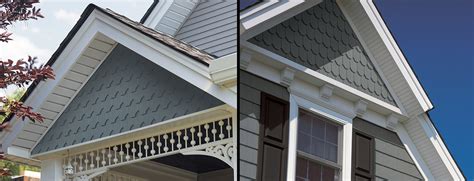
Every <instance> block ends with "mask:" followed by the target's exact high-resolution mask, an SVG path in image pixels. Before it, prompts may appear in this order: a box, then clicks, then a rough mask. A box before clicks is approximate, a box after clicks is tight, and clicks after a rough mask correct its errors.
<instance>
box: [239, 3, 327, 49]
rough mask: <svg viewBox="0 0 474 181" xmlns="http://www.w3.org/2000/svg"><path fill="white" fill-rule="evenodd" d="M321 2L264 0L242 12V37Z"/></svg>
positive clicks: (253, 33)
mask: <svg viewBox="0 0 474 181" xmlns="http://www.w3.org/2000/svg"><path fill="white" fill-rule="evenodd" d="M321 2H322V0H311V1H305V0H291V1H275V0H270V1H263V2H261V3H259V4H257V5H255V7H252V8H251V9H248V10H245V11H244V12H242V13H240V22H241V27H240V29H241V30H240V35H241V36H240V39H241V40H248V39H250V38H252V37H254V36H255V35H257V34H260V33H261V32H263V31H265V30H267V29H269V28H271V27H273V26H275V25H277V24H279V23H281V22H283V21H285V20H287V19H289V18H291V17H293V16H294V15H296V14H298V13H300V12H302V11H304V10H306V9H308V8H311V7H313V6H315V5H316V4H319V3H321Z"/></svg>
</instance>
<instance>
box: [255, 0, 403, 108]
mask: <svg viewBox="0 0 474 181" xmlns="http://www.w3.org/2000/svg"><path fill="white" fill-rule="evenodd" d="M250 42H251V43H254V44H256V45H258V46H260V47H262V48H265V49H267V50H269V51H272V52H274V53H276V54H278V55H280V56H283V57H285V58H287V59H289V60H291V61H294V62H296V63H298V64H300V65H303V66H305V67H308V68H310V69H312V70H314V71H317V72H319V73H322V74H324V75H326V76H328V77H331V78H333V79H335V80H337V81H340V82H342V83H344V84H347V85H349V86H351V87H353V88H355V89H357V90H360V91H362V92H365V93H367V94H369V95H372V96H374V97H376V98H378V99H381V100H383V101H385V102H387V103H389V104H392V105H395V101H394V99H393V97H392V96H391V95H390V93H389V91H388V89H387V87H386V86H385V84H384V82H383V81H382V79H381V78H380V75H379V73H378V72H377V71H376V70H375V68H374V65H373V64H372V62H371V61H370V59H369V57H368V56H367V53H366V51H365V50H364V48H363V47H362V45H361V43H360V42H359V40H358V39H357V36H356V34H355V33H354V31H353V30H352V28H351V26H350V25H349V23H348V22H347V20H346V18H345V17H344V15H343V14H342V12H341V10H340V9H339V7H338V5H337V4H336V2H335V0H324V1H323V2H322V3H320V4H318V5H317V6H314V7H312V8H309V9H308V10H306V11H304V12H302V13H300V14H298V15H296V16H294V17H292V18H290V19H288V20H286V21H284V22H282V23H280V24H278V25H276V26H274V27H272V28H270V29H269V30H267V31H265V32H263V33H261V34H259V35H257V36H255V37H254V38H252V39H251V40H250Z"/></svg>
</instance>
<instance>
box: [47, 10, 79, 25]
mask: <svg viewBox="0 0 474 181" xmlns="http://www.w3.org/2000/svg"><path fill="white" fill-rule="evenodd" d="M54 16H55V17H56V19H58V20H60V21H65V22H66V23H69V24H75V23H76V21H77V20H78V19H79V17H80V16H81V15H80V14H79V13H75V12H71V11H66V10H64V9H59V10H58V11H56V12H55V13H54Z"/></svg>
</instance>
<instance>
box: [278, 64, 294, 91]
mask: <svg viewBox="0 0 474 181" xmlns="http://www.w3.org/2000/svg"><path fill="white" fill-rule="evenodd" d="M294 76H295V69H292V68H290V67H286V68H285V69H283V70H282V71H281V73H280V77H281V80H280V84H281V85H283V86H285V87H290V85H291V82H293V78H294Z"/></svg>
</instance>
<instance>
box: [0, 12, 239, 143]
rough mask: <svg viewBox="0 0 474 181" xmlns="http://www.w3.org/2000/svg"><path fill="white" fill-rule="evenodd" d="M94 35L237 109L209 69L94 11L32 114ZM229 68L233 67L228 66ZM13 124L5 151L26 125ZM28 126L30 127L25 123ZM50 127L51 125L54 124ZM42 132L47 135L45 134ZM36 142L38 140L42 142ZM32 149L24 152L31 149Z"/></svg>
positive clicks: (38, 93) (42, 88)
mask: <svg viewBox="0 0 474 181" xmlns="http://www.w3.org/2000/svg"><path fill="white" fill-rule="evenodd" d="M97 34H102V35H105V36H107V37H108V38H111V39H113V40H114V41H116V42H117V43H120V44H122V45H124V46H125V47H127V48H130V49H131V50H133V51H134V52H137V53H138V54H140V55H141V56H143V57H145V58H147V59H148V60H150V61H152V62H153V63H155V64H157V65H158V66H161V67H163V68H165V69H166V70H168V71H170V72H172V73H173V74H175V75H178V76H179V77H181V78H183V79H184V80H185V81H187V82H189V83H191V84H193V85H195V86H196V87H198V88H200V89H201V90H203V91H205V92H207V93H209V94H210V95H213V96H214V97H216V98H218V99H219V100H221V101H222V102H224V103H226V104H228V105H229V106H231V107H233V108H236V107H237V94H236V92H235V91H233V89H232V88H226V87H223V86H220V85H218V84H215V83H214V82H213V80H212V78H211V75H210V72H209V67H207V66H205V65H203V64H201V63H199V62H197V61H196V60H194V59H192V58H190V57H188V56H186V55H184V54H182V53H180V52H178V51H176V50H174V49H172V48H170V47H168V46H166V45H164V44H162V43H160V42H158V41H156V40H154V39H152V38H150V37H148V36H146V35H144V34H142V33H141V32H138V31H136V30H134V29H132V28H130V27H128V26H127V25H124V24H123V23H121V22H119V21H117V20H115V19H113V18H111V17H110V16H108V15H106V14H104V13H102V12H100V11H97V10H94V12H92V13H91V14H90V16H89V17H88V19H87V20H86V21H85V22H84V23H83V25H82V26H81V28H80V29H79V30H78V31H77V33H76V34H75V36H74V37H73V38H72V40H71V41H70V43H69V44H68V45H66V48H65V49H64V50H63V52H62V53H61V54H60V55H59V56H58V58H57V60H56V63H55V64H54V65H53V69H54V70H57V71H55V73H56V79H55V80H48V81H46V82H41V83H40V84H39V85H38V86H37V87H36V89H35V91H33V92H32V93H31V95H30V96H29V99H27V100H26V101H25V103H26V104H27V105H30V106H32V107H34V108H35V109H34V111H38V109H39V107H41V105H42V104H43V103H44V102H45V101H46V99H47V98H48V95H49V94H50V93H51V92H52V91H53V89H54V88H55V87H56V86H57V85H59V83H60V81H61V80H62V79H63V77H64V76H65V75H66V74H67V72H69V70H70V68H71V67H72V65H74V62H76V61H77V60H78V59H79V57H81V55H82V53H83V51H84V50H85V49H86V48H87V47H88V45H89V43H90V42H92V40H93V39H94V37H95V36H96V35H97ZM233 58H234V59H235V60H234V61H233V62H235V63H234V64H236V62H237V61H236V57H233ZM211 64H212V63H211ZM228 64H229V63H228ZM229 65H230V66H232V64H231V63H230V64H229ZM98 66H100V65H98ZM98 66H97V67H98ZM235 74H236V71H235ZM235 81H236V79H235ZM32 97H34V99H32ZM71 100H72V98H71ZM66 106H67V105H65V107H66ZM12 123H13V126H12V131H11V132H9V133H8V134H7V135H5V136H4V137H2V140H1V141H2V143H3V144H2V148H3V149H7V147H9V146H11V144H12V142H13V141H14V140H15V139H16V137H17V135H18V134H21V132H22V130H23V127H24V126H25V124H20V123H24V122H23V121H21V120H19V119H18V118H17V117H16V116H15V117H13V119H12ZM27 124H31V123H29V122H28V123H27ZM51 124H54V122H53V123H51ZM50 126H51V125H47V127H48V128H49V127H50ZM41 132H43V131H41ZM44 132H47V130H46V131H44ZM43 135H44V134H43ZM38 140H41V138H40V139H38ZM38 140H34V141H36V143H35V145H36V144H37V143H38ZM35 145H33V146H32V147H31V148H25V149H32V148H34V146H35Z"/></svg>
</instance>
